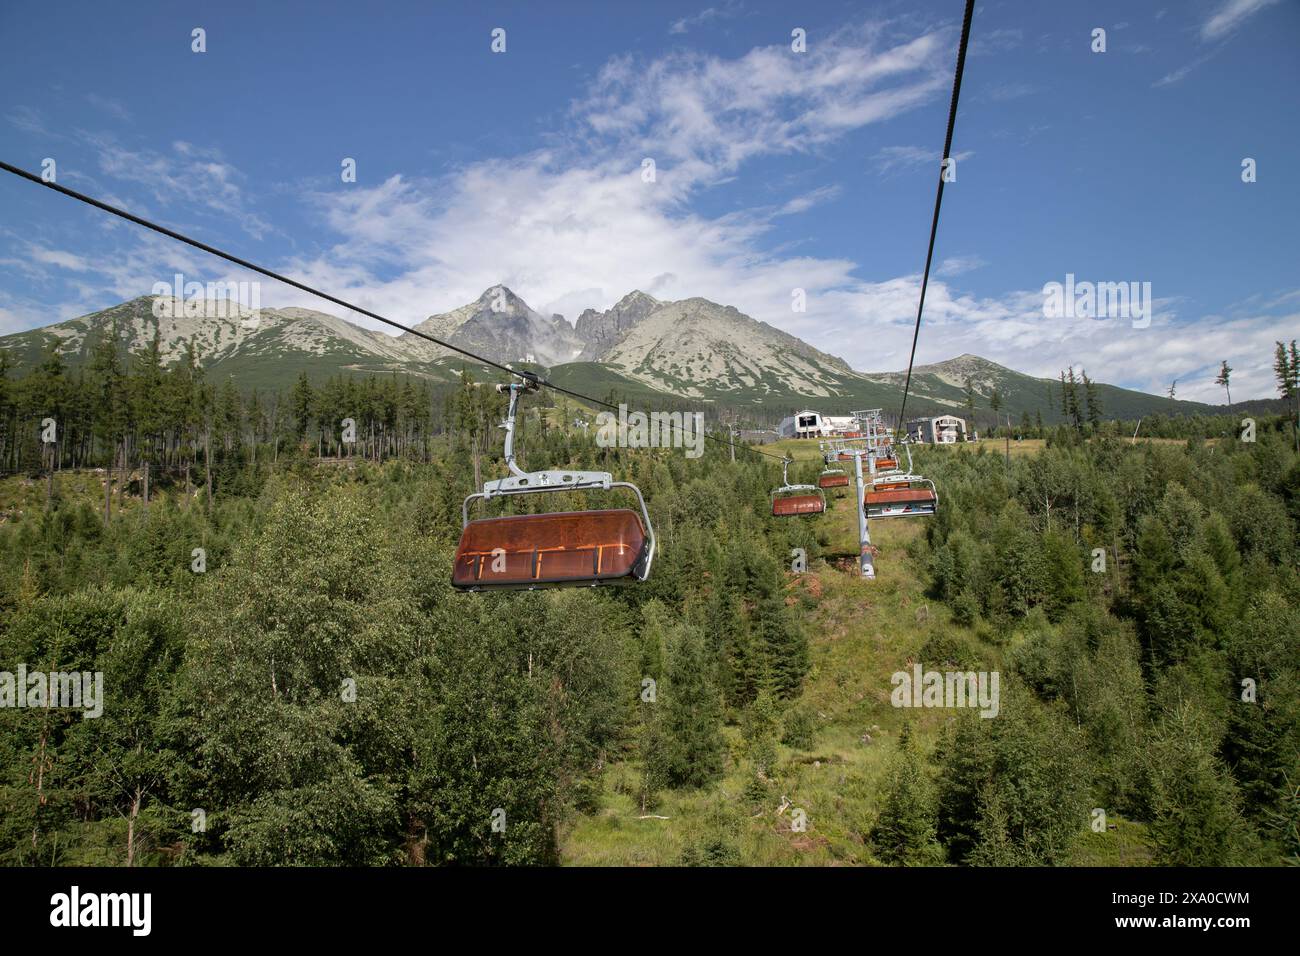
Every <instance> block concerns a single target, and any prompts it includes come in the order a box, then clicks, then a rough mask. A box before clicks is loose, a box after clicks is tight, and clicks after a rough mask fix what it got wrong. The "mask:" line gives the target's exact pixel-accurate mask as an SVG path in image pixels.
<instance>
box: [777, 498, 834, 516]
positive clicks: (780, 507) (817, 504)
mask: <svg viewBox="0 0 1300 956" xmlns="http://www.w3.org/2000/svg"><path fill="white" fill-rule="evenodd" d="M825 510H826V501H825V499H823V498H822V496H821V495H788V496H786V497H784V498H773V499H772V515H773V517H776V518H793V517H800V516H802V515H819V514H821V513H822V512H824V511H825Z"/></svg>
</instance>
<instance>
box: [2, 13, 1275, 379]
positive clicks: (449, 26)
mask: <svg viewBox="0 0 1300 956" xmlns="http://www.w3.org/2000/svg"><path fill="white" fill-rule="evenodd" d="M961 7H962V4H961V3H960V0H945V2H942V3H938V2H919V3H918V2H884V3H870V2H854V3H838V2H837V3H814V2H809V3H800V4H789V3H762V2H755V0H696V2H689V3H671V2H656V3H653V4H641V3H630V2H629V3H591V4H585V3H563V2H556V3H546V4H538V3H518V4H493V3H475V4H453V3H438V4H433V3H410V4H402V3H383V4H354V3H311V4H309V3H288V4H266V3H262V4H255V3H220V4H215V3H214V4H187V3H133V4H129V5H120V4H103V3H68V4H62V5H60V13H59V17H58V23H59V25H58V26H55V25H54V21H52V20H51V18H50V16H49V14H48V12H41V13H38V12H37V11H35V10H34V9H32V8H24V7H22V6H20V5H14V4H10V5H6V6H4V7H3V8H0V81H2V82H0V90H2V91H3V92H0V156H3V158H5V159H6V160H7V161H9V162H12V163H15V164H16V165H20V166H23V167H25V168H28V169H32V170H39V169H40V165H41V162H42V160H43V159H45V158H47V157H49V158H53V159H54V160H55V161H56V163H57V171H58V180H59V182H60V183H63V184H64V185H68V186H70V187H72V188H75V189H79V190H82V191H85V192H89V193H91V194H93V195H96V196H100V197H104V198H106V199H108V200H110V201H113V202H116V203H119V204H122V205H125V206H127V207H128V208H130V209H132V210H133V211H137V212H139V213H141V214H142V215H147V216H150V217H153V218H157V219H159V220H161V221H162V222H164V223H166V224H168V225H171V226H173V227H175V228H178V229H181V230H182V231H188V232H190V233H191V234H193V235H195V236H196V237H198V238H200V239H204V240H206V241H209V242H212V243H214V244H217V245H221V246H223V247H226V248H228V249H230V250H231V251H233V252H235V253H236V254H239V255H242V256H245V257H247V258H250V259H253V260H256V261H259V262H263V263H265V264H268V265H270V266H272V267H273V268H278V269H282V270H286V271H288V272H290V273H292V274H293V275H295V276H297V277H300V278H303V279H305V280H307V281H310V282H313V283H316V284H319V285H320V286H321V287H323V288H324V289H326V290H327V291H331V292H333V293H335V294H338V295H341V296H343V297H345V298H350V299H353V300H356V301H358V302H359V303H360V304H362V305H363V306H366V307H370V308H373V309H375V310H376V311H380V312H382V313H383V314H386V315H390V316H391V317H393V318H394V319H397V320H398V321H403V322H407V323H414V322H418V321H420V320H421V319H423V318H424V317H426V316H427V315H429V314H431V313H435V312H441V311H446V310H448V309H451V308H454V307H456V306H458V305H461V304H463V303H465V302H467V301H470V300H472V299H474V298H476V297H477V296H478V295H479V294H480V293H481V292H482V291H483V290H484V289H486V288H487V287H489V286H491V285H494V284H496V283H498V282H504V283H505V284H507V285H508V286H510V287H511V288H512V289H513V290H514V291H515V292H517V293H518V294H519V295H521V296H522V297H523V298H524V299H525V300H526V301H528V302H529V303H530V304H531V305H532V306H533V307H534V308H537V309H539V310H542V311H546V312H561V313H563V314H564V315H566V316H567V317H568V318H570V319H573V318H575V317H576V316H577V315H578V313H579V312H581V311H582V309H584V308H587V307H596V308H605V307H608V306H609V305H611V304H612V303H613V302H615V301H617V300H618V299H619V298H620V297H621V296H622V295H624V294H625V293H626V292H629V291H631V290H632V289H633V288H641V289H643V290H645V291H647V292H650V293H651V294H653V295H656V296H659V297H660V298H666V299H676V298H686V297H689V296H693V295H701V296H705V297H707V298H711V299H714V300H716V301H720V302H723V303H726V304H732V305H735V306H737V307H738V308H740V309H741V310H743V311H745V312H747V313H748V314H750V315H753V316H754V317H756V318H759V319H762V320H764V321H766V322H769V323H771V324H773V325H775V326H778V327H780V328H782V329H785V330H786V331H789V332H791V333H793V334H796V335H799V336H801V337H803V338H805V339H806V340H808V341H809V342H811V343H813V344H814V345H816V346H817V347H819V348H821V349H823V350H825V351H828V352H831V353H833V354H836V355H841V356H843V357H844V358H846V359H847V360H848V361H849V362H850V363H851V364H852V365H853V366H854V367H856V368H859V369H863V370H889V369H897V368H901V367H904V366H906V349H907V346H908V344H909V342H910V327H911V322H912V320H913V318H914V315H915V308H916V298H917V291H918V288H919V279H920V270H921V267H922V265H923V262H924V256H925V243H926V239H927V235H928V228H929V218H930V212H931V206H932V203H933V195H934V177H935V173H936V167H937V163H938V159H939V155H938V154H939V150H940V149H941V146H942V140H943V131H944V122H945V119H946V111H947V105H948V97H949V91H950V86H951V77H952V68H953V62H954V58H955V50H956V42H957V33H958V29H959V26H960V24H959V17H960V14H961ZM1084 7H1086V9H1083V8H1084ZM195 27H202V28H203V29H204V30H205V31H206V40H207V51H206V52H204V53H194V52H192V50H191V42H192V41H191V31H192V30H193V29H194V28H195ZM1098 27H1100V28H1103V29H1104V30H1105V31H1106V51H1105V52H1104V53H1094V52H1093V51H1092V49H1091V47H1092V45H1093V37H1092V32H1093V30H1094V28H1098ZM494 28H503V29H504V30H505V31H506V50H505V52H504V53H493V52H492V51H491V49H490V45H491V31H492V30H493V29H494ZM795 28H800V29H803V30H804V31H806V35H807V52H805V53H795V52H793V51H792V50H791V39H790V37H791V31H792V30H793V29H795ZM1297 41H1300V3H1297V2H1295V0H1180V2H1174V0H1166V2H1152V3H1145V2H1125V3H1104V2H1102V3H1094V4H1087V5H1083V4H1070V5H1067V4H1059V3H1037V2H1010V0H1008V2H986V3H981V4H980V5H978V6H977V9H976V14H975V19H974V26H973V31H972V47H971V55H970V58H969V59H968V62H967V70H966V78H965V85H964V87H963V94H962V102H961V110H960V116H959V118H958V125H957V135H956V139H955V141H954V146H953V152H954V155H955V156H956V157H957V159H958V163H957V181H956V182H954V183H952V184H951V185H950V186H949V187H948V188H947V190H946V192H945V199H944V210H943V218H942V221H941V224H940V234H939V242H938V248H937V252H936V258H937V263H938V268H937V273H936V275H934V276H933V277H932V280H931V287H930V293H929V298H928V301H927V309H926V326H925V327H924V328H923V330H922V335H921V340H920V348H919V352H918V361H937V360H940V359H944V358H949V357H951V356H953V355H957V354H960V353H962V352H974V353H977V354H980V355H984V356H986V357H988V358H991V359H993V360H995V361H999V362H1002V363H1004V364H1006V365H1009V366H1012V367H1014V368H1017V369H1020V370H1023V371H1027V372H1030V373H1033V374H1041V375H1050V376H1054V375H1055V374H1056V372H1057V371H1058V370H1059V369H1060V368H1063V367H1065V366H1067V365H1071V364H1073V365H1075V366H1076V367H1077V366H1080V365H1082V366H1085V367H1086V368H1087V370H1088V374H1089V375H1090V376H1091V377H1092V378H1094V379H1098V380H1102V381H1109V382H1114V383H1117V384H1122V385H1127V386H1130V387H1137V388H1142V389H1145V390H1148V391H1153V392H1160V393H1163V392H1164V390H1165V389H1167V388H1168V385H1169V383H1170V381H1171V380H1173V379H1175V378H1177V379H1178V381H1179V385H1178V394H1179V396H1180V397H1186V398H1201V399H1207V400H1220V393H1219V390H1218V389H1217V388H1216V387H1215V386H1214V385H1213V383H1212V382H1213V378H1214V372H1215V371H1216V370H1217V367H1218V363H1219V361H1220V360H1221V359H1225V358H1226V359H1227V360H1228V361H1229V362H1230V363H1231V364H1232V365H1233V367H1234V369H1235V370H1236V371H1235V374H1234V389H1233V397H1234V399H1236V398H1245V397H1264V396H1269V395H1272V394H1273V393H1274V389H1273V383H1272V376H1271V372H1270V370H1269V362H1270V359H1271V350H1272V342H1273V341H1274V339H1277V338H1282V337H1284V336H1285V337H1287V338H1291V337H1297V336H1300V266H1298V263H1300V256H1298V255H1297V242H1296V238H1295V228H1296V225H1295V224H1296V223H1297V221H1300V191H1297V189H1296V186H1295V182H1294V180H1293V179H1292V176H1293V174H1292V172H1291V169H1290V167H1291V166H1292V164H1293V163H1294V161H1295V157H1296V156H1298V155H1300V148H1298V147H1300V142H1298V141H1300V132H1297V124H1296V122H1295V116H1296V115H1298V114H1300V56H1298V55H1297V52H1296V51H1297ZM345 157H350V158H353V159H355V160H356V163H357V182H355V183H344V182H342V181H341V177H340V163H341V161H342V160H343V159H344V158H345ZM1246 157H1250V158H1253V159H1255V161H1256V163H1257V181H1256V182H1254V183H1249V184H1248V183H1243V182H1242V180H1241V163H1242V160H1243V159H1244V158H1246ZM646 158H652V159H654V161H655V164H656V165H655V172H656V176H655V181H654V182H652V183H647V182H645V181H644V177H643V175H642V163H643V160H644V159H646ZM0 209H2V210H3V213H2V214H0V332H9V331H18V330H22V329H27V328H32V327H35V326H38V325H43V324H48V323H50V322H53V321H58V320H62V319H66V318H70V317H72V316H74V315H78V314H83V313H85V312H88V311H92V310H94V309H98V308H102V307H105V306H107V305H111V304H113V303H115V302H118V301H121V300H122V299H125V298H130V297H134V296H136V295H142V294H146V293H147V292H149V290H150V289H151V287H152V286H153V284H154V283H156V282H160V281H164V282H170V280H171V276H172V274H173V273H174V272H176V271H181V272H183V273H184V274H185V275H186V278H187V279H194V280H197V281H216V280H221V279H237V278H240V276H239V274H238V273H235V272H232V271H230V269H229V268H227V267H225V266H224V265H223V264H222V263H220V262H218V261H215V260H211V259H206V258H205V257H203V256H202V255H200V254H197V253H193V252H190V251H188V250H186V249H185V248H183V247H179V246H176V245H174V244H170V243H168V242H167V241H166V240H162V239H160V238H155V237H151V236H150V235H148V234H146V233H144V232H143V231H142V230H139V229H137V228H135V227H131V226H128V225H126V224H123V223H118V222H115V221H113V220H111V219H110V218H109V217H107V216H105V215H103V214H102V213H98V212H96V211H94V210H91V209H89V208H86V207H83V206H80V205H79V204H76V203H74V202H72V201H70V200H67V199H66V198H62V197H59V196H56V195H54V194H52V193H49V192H48V191H44V190H40V189H37V188H36V187H35V186H33V185H31V184H29V183H24V182H21V181H19V180H17V179H14V178H12V177H4V178H0ZM1067 273H1073V274H1074V275H1075V276H1076V277H1077V278H1078V279H1079V280H1080V281H1084V280H1090V281H1107V282H1118V281H1147V282H1150V283H1151V286H1152V294H1153V296H1154V298H1155V300H1156V309H1155V319H1154V321H1153V322H1152V323H1151V325H1150V327H1149V328H1132V327H1131V326H1130V324H1129V323H1127V322H1125V321H1123V320H1111V321H1097V320H1072V321H1065V320H1056V319H1046V318H1044V317H1043V314H1042V302H1043V295H1042V288H1043V286H1044V284H1045V283H1048V282H1052V281H1058V282H1059V281H1064V278H1065V276H1066V274H1067ZM245 278H246V277H245ZM795 288H800V289H804V290H806V293H807V309H806V311H804V312H794V311H792V308H791V301H792V298H791V293H792V290H793V289H795ZM262 302H263V304H264V305H289V304H294V305H307V306H316V307H321V304H320V303H318V302H313V301H311V300H310V299H309V298H307V297H305V296H303V295H300V294H298V293H296V292H294V291H293V290H290V289H287V288H284V289H281V288H275V287H272V286H271V284H269V283H267V284H265V285H264V286H263V290H262ZM349 318H352V319H354V320H357V317H356V316H349ZM363 324H366V323H363Z"/></svg>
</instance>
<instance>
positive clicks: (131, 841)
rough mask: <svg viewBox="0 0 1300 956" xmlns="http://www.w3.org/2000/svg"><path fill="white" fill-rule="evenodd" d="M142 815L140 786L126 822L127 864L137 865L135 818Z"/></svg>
mask: <svg viewBox="0 0 1300 956" xmlns="http://www.w3.org/2000/svg"><path fill="white" fill-rule="evenodd" d="M139 815H140V788H139V787H136V788H135V799H134V800H132V801H131V817H130V819H129V820H128V821H127V824H126V865H127V866H135V818H136V817H138V816H139Z"/></svg>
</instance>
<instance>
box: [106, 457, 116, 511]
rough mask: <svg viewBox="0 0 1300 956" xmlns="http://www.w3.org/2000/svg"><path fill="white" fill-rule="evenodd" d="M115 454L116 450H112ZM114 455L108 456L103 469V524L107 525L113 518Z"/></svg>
mask: <svg viewBox="0 0 1300 956" xmlns="http://www.w3.org/2000/svg"><path fill="white" fill-rule="evenodd" d="M113 450H114V451H115V452H116V451H117V449H116V448H114V449H113ZM114 457H115V456H114V455H109V456H108V465H107V467H105V469H104V524H108V523H109V521H111V520H112V518H113V458H114Z"/></svg>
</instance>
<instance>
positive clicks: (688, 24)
mask: <svg viewBox="0 0 1300 956" xmlns="http://www.w3.org/2000/svg"><path fill="white" fill-rule="evenodd" d="M743 6H744V5H743V4H740V3H734V2H727V3H723V4H722V5H720V6H716V7H705V8H704V9H703V10H701V11H700V12H699V13H696V14H693V15H692V16H689V17H682V18H681V19H680V20H674V21H673V23H672V25H671V26H669V27H668V32H669V33H672V34H683V33H686V32H688V31H689V30H690V29H691V28H692V27H698V26H700V25H701V24H704V23H708V22H709V21H711V20H726V19H730V18H731V17H734V16H737V15H738V14H739V13H740V11H741V10H742V9H743Z"/></svg>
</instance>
